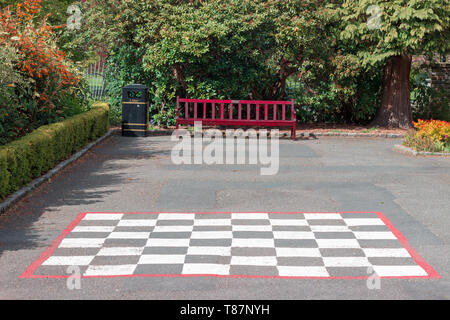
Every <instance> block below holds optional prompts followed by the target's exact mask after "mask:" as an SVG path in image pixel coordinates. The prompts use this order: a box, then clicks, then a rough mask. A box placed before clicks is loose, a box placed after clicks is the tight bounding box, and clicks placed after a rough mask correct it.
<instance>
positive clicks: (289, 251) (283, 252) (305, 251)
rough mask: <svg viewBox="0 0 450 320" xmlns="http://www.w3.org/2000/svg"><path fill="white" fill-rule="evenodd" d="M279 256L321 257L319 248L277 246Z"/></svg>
mask: <svg viewBox="0 0 450 320" xmlns="http://www.w3.org/2000/svg"><path fill="white" fill-rule="evenodd" d="M275 250H276V252H277V257H321V256H322V255H321V254H320V250H319V249H317V248H275Z"/></svg>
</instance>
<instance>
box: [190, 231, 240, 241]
mask: <svg viewBox="0 0 450 320" xmlns="http://www.w3.org/2000/svg"><path fill="white" fill-rule="evenodd" d="M231 238H233V233H232V232H231V231H193V232H192V235H191V239H231Z"/></svg>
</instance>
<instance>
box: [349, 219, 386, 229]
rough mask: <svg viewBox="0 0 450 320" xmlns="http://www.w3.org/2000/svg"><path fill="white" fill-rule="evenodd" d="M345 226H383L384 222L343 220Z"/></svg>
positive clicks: (376, 220)
mask: <svg viewBox="0 0 450 320" xmlns="http://www.w3.org/2000/svg"><path fill="white" fill-rule="evenodd" d="M344 221H345V223H346V224H347V226H351V227H354V226H384V225H385V224H384V222H383V220H381V219H378V218H367V219H365V218H345V219H344Z"/></svg>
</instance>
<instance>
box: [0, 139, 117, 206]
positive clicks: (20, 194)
mask: <svg viewBox="0 0 450 320" xmlns="http://www.w3.org/2000/svg"><path fill="white" fill-rule="evenodd" d="M114 132H115V130H109V131H108V132H107V133H106V134H105V135H104V136H102V137H100V138H98V139H97V140H95V141H94V142H91V143H89V144H87V145H86V146H85V147H84V148H83V149H81V150H80V151H78V152H76V153H74V154H73V155H72V156H71V157H70V158H69V159H67V160H64V161H62V162H60V163H58V164H57V165H56V166H55V167H54V168H53V169H51V170H49V171H48V172H47V173H45V174H44V175H42V176H40V177H38V178H36V179H34V180H33V181H31V182H30V183H29V184H27V185H26V186H25V187H22V188H21V189H20V190H18V191H16V192H14V193H13V194H11V195H9V196H8V197H6V198H5V200H3V202H1V203H0V215H1V214H3V213H4V212H6V210H8V209H9V208H10V207H11V206H13V205H14V204H16V203H17V202H18V201H19V200H21V199H23V198H24V197H25V196H27V195H28V194H30V193H31V192H32V191H33V190H34V189H36V188H37V187H39V186H40V185H41V184H43V183H44V182H46V181H49V180H50V179H51V178H52V177H53V176H54V175H55V174H57V173H58V172H60V171H61V170H62V169H64V168H65V167H67V166H68V165H69V164H71V163H72V162H74V161H76V160H78V159H79V158H81V157H82V156H83V155H84V154H85V153H86V152H88V151H89V150H90V149H91V148H93V147H95V146H96V145H98V144H99V143H100V142H102V141H103V140H105V139H106V138H108V137H110V136H111V135H112V134H113V133H114Z"/></svg>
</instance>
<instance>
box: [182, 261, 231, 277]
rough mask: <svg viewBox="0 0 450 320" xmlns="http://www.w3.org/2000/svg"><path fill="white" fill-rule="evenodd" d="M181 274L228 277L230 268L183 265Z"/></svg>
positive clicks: (210, 264)
mask: <svg viewBox="0 0 450 320" xmlns="http://www.w3.org/2000/svg"><path fill="white" fill-rule="evenodd" d="M182 274H197V275H204V274H211V275H213V274H216V275H229V274H230V266H229V265H228V264H213V263H185V264H184V266H183V272H182Z"/></svg>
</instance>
